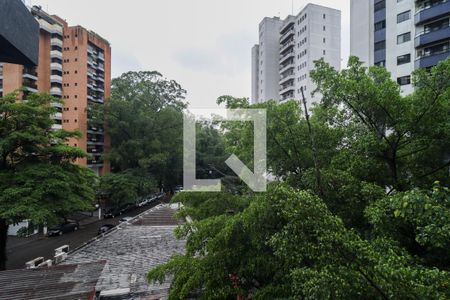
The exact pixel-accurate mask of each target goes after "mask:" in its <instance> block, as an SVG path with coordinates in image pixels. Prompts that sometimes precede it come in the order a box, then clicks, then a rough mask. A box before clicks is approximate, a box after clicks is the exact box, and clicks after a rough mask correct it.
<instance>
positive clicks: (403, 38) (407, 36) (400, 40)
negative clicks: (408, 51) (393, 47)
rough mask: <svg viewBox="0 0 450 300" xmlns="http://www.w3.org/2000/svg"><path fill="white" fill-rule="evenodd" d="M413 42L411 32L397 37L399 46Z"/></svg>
mask: <svg viewBox="0 0 450 300" xmlns="http://www.w3.org/2000/svg"><path fill="white" fill-rule="evenodd" d="M410 40H411V32H407V33H403V34H400V35H397V44H403V43H406V42H409V41H410Z"/></svg>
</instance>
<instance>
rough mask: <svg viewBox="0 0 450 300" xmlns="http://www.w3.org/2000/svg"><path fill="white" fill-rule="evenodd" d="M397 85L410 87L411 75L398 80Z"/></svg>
mask: <svg viewBox="0 0 450 300" xmlns="http://www.w3.org/2000/svg"><path fill="white" fill-rule="evenodd" d="M397 83H398V84H399V85H408V84H411V75H408V76H402V77H399V78H397Z"/></svg>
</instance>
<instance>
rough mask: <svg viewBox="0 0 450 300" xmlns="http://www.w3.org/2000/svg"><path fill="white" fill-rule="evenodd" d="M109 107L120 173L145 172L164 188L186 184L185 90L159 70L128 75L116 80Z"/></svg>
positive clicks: (114, 160)
mask: <svg viewBox="0 0 450 300" xmlns="http://www.w3.org/2000/svg"><path fill="white" fill-rule="evenodd" d="M111 94H112V95H111V99H110V101H109V102H108V103H107V104H106V105H105V114H106V115H107V121H108V128H109V129H110V133H111V140H112V143H111V151H110V154H109V158H110V160H111V163H112V169H113V171H114V172H122V171H125V170H129V169H131V170H140V171H139V172H141V173H142V174H149V175H150V176H151V177H149V180H156V181H157V183H158V186H159V187H160V188H161V187H162V186H166V187H167V188H170V187H173V186H175V185H176V184H178V183H179V182H180V178H181V166H182V160H181V159H182V149H181V145H182V128H183V117H182V110H183V109H184V108H185V106H186V104H185V102H184V95H185V91H184V90H183V89H182V88H181V87H180V86H179V84H178V83H176V82H175V81H169V80H166V79H164V78H163V77H162V75H161V74H159V73H157V72H128V73H125V74H122V75H121V76H120V77H118V78H115V79H113V81H112V91H111Z"/></svg>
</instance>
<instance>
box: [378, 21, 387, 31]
mask: <svg viewBox="0 0 450 300" xmlns="http://www.w3.org/2000/svg"><path fill="white" fill-rule="evenodd" d="M384 28H386V20H383V21H380V22H377V23H375V31H378V30H382V29H384Z"/></svg>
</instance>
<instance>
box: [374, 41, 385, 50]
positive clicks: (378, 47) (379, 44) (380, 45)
mask: <svg viewBox="0 0 450 300" xmlns="http://www.w3.org/2000/svg"><path fill="white" fill-rule="evenodd" d="M384 49H386V41H380V42H377V43H375V45H374V50H375V51H379V50H384Z"/></svg>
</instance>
